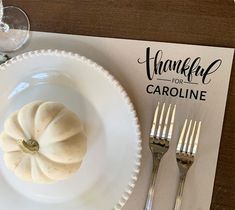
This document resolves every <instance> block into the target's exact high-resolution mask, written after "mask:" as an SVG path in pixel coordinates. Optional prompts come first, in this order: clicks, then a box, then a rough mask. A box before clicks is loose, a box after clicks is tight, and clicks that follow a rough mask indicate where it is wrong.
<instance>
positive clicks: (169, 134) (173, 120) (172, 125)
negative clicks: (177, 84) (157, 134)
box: [167, 105, 176, 140]
mask: <svg viewBox="0 0 235 210" xmlns="http://www.w3.org/2000/svg"><path fill="white" fill-rule="evenodd" d="M175 110H176V105H174V109H173V111H172V115H171V123H170V127H169V131H168V135H167V139H168V140H170V139H171V137H172V133H173V127H174V122H175Z"/></svg>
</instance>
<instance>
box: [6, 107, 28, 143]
mask: <svg viewBox="0 0 235 210" xmlns="http://www.w3.org/2000/svg"><path fill="white" fill-rule="evenodd" d="M14 115H15V116H16V117H15V119H16V120H15V123H16V124H17V126H18V127H19V129H20V131H21V132H22V133H23V134H24V136H25V137H27V136H26V135H25V132H24V130H23V128H22V127H21V125H20V123H19V120H18V114H17V112H15V113H13V114H12V115H11V117H14ZM4 130H5V133H6V134H7V135H8V136H10V137H11V138H13V139H15V140H16V141H17V138H15V136H12V135H11V134H10V133H8V132H7V129H5V124H4Z"/></svg>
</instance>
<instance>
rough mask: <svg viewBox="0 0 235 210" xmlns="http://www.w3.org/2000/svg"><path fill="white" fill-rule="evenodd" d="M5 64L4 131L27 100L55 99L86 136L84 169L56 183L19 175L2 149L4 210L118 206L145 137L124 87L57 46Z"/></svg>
mask: <svg viewBox="0 0 235 210" xmlns="http://www.w3.org/2000/svg"><path fill="white" fill-rule="evenodd" d="M0 68H1V71H0V79H1V82H0V90H1V92H0V101H1V106H0V126H1V129H2V126H3V123H4V120H5V119H6V117H7V116H8V115H9V114H10V113H11V112H13V111H15V110H18V109H19V108H20V107H22V106H23V105H24V104H26V103H29V102H31V101H34V100H52V101H58V102H61V103H63V104H65V105H66V106H67V107H69V108H70V109H71V110H73V111H74V112H76V113H77V114H78V116H79V117H80V118H81V120H82V121H83V123H84V126H85V129H86V133H87V136H88V152H87V155H86V157H85V160H84V162H83V164H82V166H81V168H80V170H79V171H78V172H77V173H76V174H75V175H74V176H73V177H71V178H69V179H67V180H65V181H61V182H58V183H56V184H52V185H38V184H33V183H26V182H24V181H20V180H18V178H16V177H15V176H14V174H13V173H12V172H11V171H9V170H7V169H6V167H5V165H4V162H3V160H2V153H0V170H1V171H0V195H1V196H0V203H1V209H8V210H13V209H14V210H15V209H17V210H41V209H43V210H54V209H55V210H65V209H69V210H78V209H79V210H111V209H115V210H118V209H121V208H122V207H123V205H124V204H125V202H126V201H127V199H128V197H129V195H130V194H131V192H132V189H133V187H134V185H135V182H136V179H137V175H138V173H139V166H140V159H141V139H140V131H139V124H138V120H137V117H136V113H135V111H134V109H133V106H132V104H131V102H130V100H129V98H128V96H127V94H126V92H125V91H124V90H123V88H122V87H121V86H120V84H119V83H118V82H117V81H116V80H115V79H114V78H113V77H112V76H111V75H110V74H109V73H108V72H107V71H105V70H104V69H103V68H102V67H100V66H98V65H97V64H96V63H94V62H92V61H91V60H88V59H86V58H85V57H82V56H79V55H77V54H72V53H68V52H64V51H57V50H54V51H53V50H40V51H34V52H29V53H26V54H23V55H20V56H17V57H16V58H14V59H12V60H11V61H9V62H8V63H6V64H4V65H2V66H1V67H0Z"/></svg>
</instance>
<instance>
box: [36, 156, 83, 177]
mask: <svg viewBox="0 0 235 210" xmlns="http://www.w3.org/2000/svg"><path fill="white" fill-rule="evenodd" d="M42 158H44V159H46V160H47V161H49V162H51V163H52V164H57V165H59V166H75V165H78V168H79V167H80V166H81V163H82V161H80V162H76V163H71V164H70V163H68V164H67V163H66V164H65V163H58V162H56V161H53V160H50V159H49V158H47V157H46V156H45V155H44V154H41V153H40V152H39V153H38V159H41V162H43V159H42ZM36 160H37V159H36ZM37 163H38V167H40V169H41V170H42V172H43V174H45V175H47V176H49V178H50V179H53V180H57V181H58V180H63V179H65V178H68V177H69V176H71V175H73V173H71V174H70V175H67V177H64V178H61V179H56V178H55V177H51V176H50V174H48V172H47V171H46V170H44V169H43V167H42V165H41V163H40V162H39V161H38V160H37Z"/></svg>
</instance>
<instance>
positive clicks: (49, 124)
mask: <svg viewBox="0 0 235 210" xmlns="http://www.w3.org/2000/svg"><path fill="white" fill-rule="evenodd" d="M46 103H51V102H44V103H42V104H40V106H41V105H44V104H46ZM40 106H39V107H38V109H37V112H36V114H37V113H38V110H39V109H40ZM64 109H65V107H64V106H63V107H62V108H61V110H59V111H58V112H57V113H56V114H55V116H53V118H52V120H51V121H50V122H48V124H47V125H46V127H45V128H44V131H45V130H46V129H47V128H48V126H49V125H50V124H51V123H52V122H53V121H54V119H55V118H56V117H57V116H58V115H59V114H60V112H62V111H63V110H64ZM36 114H35V116H34V125H35V124H36V123H35V120H36V116H37V115H36ZM34 135H35V126H34ZM41 136H42V134H41V135H40V136H38V139H39V138H40V137H41Z"/></svg>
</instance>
